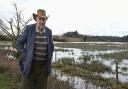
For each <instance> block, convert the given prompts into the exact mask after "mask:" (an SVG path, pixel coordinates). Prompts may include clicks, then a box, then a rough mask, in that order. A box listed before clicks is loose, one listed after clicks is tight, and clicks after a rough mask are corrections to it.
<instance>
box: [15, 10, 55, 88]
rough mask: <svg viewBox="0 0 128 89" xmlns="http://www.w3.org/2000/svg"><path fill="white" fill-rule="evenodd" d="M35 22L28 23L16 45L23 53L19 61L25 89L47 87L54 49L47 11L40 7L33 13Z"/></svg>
mask: <svg viewBox="0 0 128 89" xmlns="http://www.w3.org/2000/svg"><path fill="white" fill-rule="evenodd" d="M33 18H34V20H35V21H36V23H35V24H31V25H27V26H26V29H25V31H24V32H23V34H22V35H21V36H20V37H19V38H18V39H17V42H16V47H17V50H18V51H19V52H20V53H21V60H20V62H19V65H20V70H21V72H22V75H23V89H47V80H48V75H50V73H51V61H52V55H53V50H54V45H53V41H52V31H51V30H50V29H49V28H48V27H46V26H45V24H46V20H47V19H48V17H47V16H46V11H45V10H43V9H38V10H37V14H35V13H33Z"/></svg>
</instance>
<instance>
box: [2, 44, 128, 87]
mask: <svg viewBox="0 0 128 89" xmlns="http://www.w3.org/2000/svg"><path fill="white" fill-rule="evenodd" d="M0 45H1V46H0V49H4V50H13V51H15V50H14V49H12V47H11V46H10V45H11V43H8V42H7V43H6V42H4V43H0ZM54 45H55V51H54V54H53V65H54V64H55V66H53V67H54V70H53V76H55V75H56V76H58V78H59V79H60V80H64V81H69V83H70V84H71V85H73V86H74V88H75V89H111V86H108V85H107V84H106V85H105V83H107V81H109V82H110V85H112V83H111V82H114V83H115V82H119V83H121V84H122V85H121V86H125V85H126V84H128V43H120V42H85V43H80V42H74V43H69V42H67V43H63V42H55V43H54ZM7 56H8V57H10V58H13V56H12V55H7ZM70 60H71V61H70ZM57 63H58V64H57ZM64 63H65V64H64ZM56 67H57V68H56ZM80 71H81V72H80ZM79 72H80V73H79ZM96 78H97V79H96ZM100 80H101V81H104V83H103V82H101V81H100ZM98 81H99V84H98V83H97V82H98ZM101 83H102V84H101ZM106 86H108V87H106ZM113 89H116V88H113ZM119 89H128V88H126V87H124V88H119Z"/></svg>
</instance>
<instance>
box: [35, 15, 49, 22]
mask: <svg viewBox="0 0 128 89" xmlns="http://www.w3.org/2000/svg"><path fill="white" fill-rule="evenodd" d="M37 16H39V15H37V14H35V13H33V19H34V20H35V21H36V17H37ZM39 17H42V18H46V20H47V19H48V17H49V16H39Z"/></svg>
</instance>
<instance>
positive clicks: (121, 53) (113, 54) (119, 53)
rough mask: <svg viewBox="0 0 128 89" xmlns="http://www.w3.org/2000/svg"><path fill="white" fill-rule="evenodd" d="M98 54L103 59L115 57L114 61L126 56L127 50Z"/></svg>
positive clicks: (127, 56)
mask: <svg viewBox="0 0 128 89" xmlns="http://www.w3.org/2000/svg"><path fill="white" fill-rule="evenodd" d="M98 56H100V57H101V58H105V59H115V61H122V60H123V59H127V58H128V51H123V52H116V53H111V54H100V55H98Z"/></svg>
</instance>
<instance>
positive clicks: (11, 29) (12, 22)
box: [0, 3, 32, 50]
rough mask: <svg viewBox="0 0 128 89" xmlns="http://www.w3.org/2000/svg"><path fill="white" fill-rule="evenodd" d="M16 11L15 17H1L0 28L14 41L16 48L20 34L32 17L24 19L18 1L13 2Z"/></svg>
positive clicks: (13, 45) (13, 44)
mask: <svg viewBox="0 0 128 89" xmlns="http://www.w3.org/2000/svg"><path fill="white" fill-rule="evenodd" d="M13 6H14V9H15V12H14V17H11V18H10V19H9V20H8V21H6V20H3V19H1V18H0V28H1V30H2V32H3V33H4V34H5V35H7V36H8V37H9V38H10V39H11V40H12V41H11V42H12V47H13V49H14V50H15V48H16V40H17V38H18V37H19V35H20V34H21V33H22V32H23V31H24V29H25V26H26V24H28V23H29V22H30V21H31V20H32V18H31V17H30V18H29V19H28V20H26V21H25V20H24V18H23V14H22V13H23V10H21V9H19V8H18V6H17V4H16V3H13Z"/></svg>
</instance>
